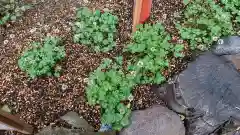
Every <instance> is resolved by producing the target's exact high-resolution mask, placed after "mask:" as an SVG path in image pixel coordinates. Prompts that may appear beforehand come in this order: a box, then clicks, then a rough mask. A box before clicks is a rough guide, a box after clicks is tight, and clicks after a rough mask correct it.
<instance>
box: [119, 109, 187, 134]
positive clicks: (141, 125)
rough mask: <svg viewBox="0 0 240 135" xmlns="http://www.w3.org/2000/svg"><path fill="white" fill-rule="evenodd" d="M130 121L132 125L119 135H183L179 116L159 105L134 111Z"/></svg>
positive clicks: (183, 129) (183, 131)
mask: <svg viewBox="0 0 240 135" xmlns="http://www.w3.org/2000/svg"><path fill="white" fill-rule="evenodd" d="M131 120H132V124H131V125H130V126H129V127H128V128H125V129H123V130H122V131H121V132H120V135H185V127H184V125H183V123H182V121H181V120H180V118H179V116H178V115H177V114H176V113H174V112H173V111H171V110H169V109H167V108H166V107H163V106H160V105H156V106H153V107H152V108H148V109H146V110H140V111H134V112H133V114H132V118H131Z"/></svg>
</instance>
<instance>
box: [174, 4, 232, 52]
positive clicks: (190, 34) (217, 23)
mask: <svg viewBox="0 0 240 135" xmlns="http://www.w3.org/2000/svg"><path fill="white" fill-rule="evenodd" d="M231 17H232V16H231V14H230V13H229V12H226V11H224V10H223V8H221V7H220V6H219V5H217V4H216V3H215V2H214V1H213V0H192V1H191V2H189V3H188V5H187V7H186V9H185V11H184V19H183V20H182V22H181V23H180V24H177V25H176V26H177V28H178V29H179V31H180V34H181V37H182V38H183V39H185V40H188V41H189V43H190V47H191V49H196V48H199V49H202V50H205V49H208V48H209V47H210V46H211V44H212V42H213V41H216V40H218V38H219V37H221V36H226V35H230V34H232V33H234V31H233V27H232V21H231Z"/></svg>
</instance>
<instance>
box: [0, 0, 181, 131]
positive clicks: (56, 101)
mask: <svg viewBox="0 0 240 135" xmlns="http://www.w3.org/2000/svg"><path fill="white" fill-rule="evenodd" d="M37 3H38V4H36V5H35V6H34V7H33V8H32V9H31V10H29V11H27V12H26V13H25V14H24V16H23V18H22V19H20V20H18V21H17V22H11V23H9V24H7V25H6V27H2V26H1V27H0V33H2V34H1V35H0V39H1V42H0V44H1V45H0V101H1V102H0V104H2V105H8V106H9V107H10V108H11V109H12V112H13V113H15V114H18V115H19V116H20V117H21V118H22V119H23V120H24V121H26V122H27V123H29V124H30V125H33V126H34V128H35V132H38V130H39V129H42V128H43V127H46V126H48V125H49V124H52V125H54V124H55V125H63V126H65V127H68V126H69V125H68V124H66V123H64V122H62V121H61V120H60V119H59V117H60V116H62V115H64V114H65V113H66V112H68V111H74V112H77V113H79V114H80V115H81V116H83V118H84V119H86V120H87V121H88V122H89V123H90V124H91V125H92V126H94V128H95V129H96V130H97V129H99V126H100V116H99V115H100V110H99V107H98V106H94V107H92V106H89V105H87V101H86V99H85V91H84V88H85V86H86V82H85V81H84V80H85V79H86V78H87V77H88V74H89V73H90V72H91V71H93V70H94V69H96V68H97V67H98V65H99V64H100V62H101V60H102V59H103V58H106V57H114V56H116V55H120V54H121V49H122V48H123V46H124V45H125V44H126V43H128V42H129V39H130V35H131V24H132V10H133V0H41V1H39V2H37ZM81 6H88V7H90V8H92V9H101V10H108V11H111V12H113V14H115V15H117V16H118V17H119V26H118V33H117V37H118V38H117V47H116V49H114V50H113V51H111V52H109V53H93V52H91V51H90V50H89V49H88V48H87V47H86V46H83V45H79V44H74V43H73V41H72V32H71V27H72V23H73V22H74V16H75V12H76V9H77V7H81ZM181 8H183V5H182V0H153V8H152V15H151V18H150V20H149V22H150V23H155V22H157V21H160V22H162V23H163V24H165V27H166V28H167V30H168V31H170V32H171V33H173V34H174V35H175V36H176V39H177V35H178V34H177V33H176V30H175V28H174V25H173V21H174V17H175V18H177V17H178V16H179V15H180V12H179V11H180V10H181ZM47 35H53V36H60V37H62V38H63V39H65V41H66V42H65V47H66V53H67V56H66V59H65V60H64V61H63V62H62V63H60V64H61V65H62V68H63V72H62V75H61V77H59V78H55V77H43V78H36V79H34V80H30V79H29V78H28V76H27V75H26V74H25V73H24V72H22V71H21V70H20V69H19V67H18V64H17V60H18V59H19V57H20V56H21V54H22V53H23V51H24V50H25V49H27V48H28V47H29V46H30V44H29V43H30V42H32V41H40V40H42V39H43V38H44V37H45V36H47ZM185 65H186V62H185V61H180V60H176V59H172V62H171V68H170V70H169V71H166V76H171V75H172V74H173V73H176V72H179V71H181V70H182V69H183V68H185ZM133 93H134V97H135V99H134V102H133V109H144V108H147V107H150V106H151V105H152V104H154V103H160V104H161V103H162V102H161V101H159V100H158V98H157V97H156V96H155V95H154V94H153V93H152V92H151V91H150V86H149V85H147V86H139V87H137V88H136V89H135V90H134V91H133Z"/></svg>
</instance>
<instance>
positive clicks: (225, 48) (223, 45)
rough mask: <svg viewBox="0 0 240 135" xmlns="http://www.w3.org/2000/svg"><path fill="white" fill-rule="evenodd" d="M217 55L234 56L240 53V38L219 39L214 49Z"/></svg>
mask: <svg viewBox="0 0 240 135" xmlns="http://www.w3.org/2000/svg"><path fill="white" fill-rule="evenodd" d="M213 53H214V54H215V55H233V54H238V53H240V37H239V36H229V37H225V38H222V39H219V40H218V42H217V43H216V44H215V48H214V49H213Z"/></svg>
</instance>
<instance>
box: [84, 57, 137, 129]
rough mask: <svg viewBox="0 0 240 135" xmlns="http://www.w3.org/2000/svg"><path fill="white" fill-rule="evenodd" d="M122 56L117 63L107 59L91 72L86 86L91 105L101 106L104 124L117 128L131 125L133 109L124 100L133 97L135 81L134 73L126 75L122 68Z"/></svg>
mask: <svg viewBox="0 0 240 135" xmlns="http://www.w3.org/2000/svg"><path fill="white" fill-rule="evenodd" d="M121 59H122V58H121V57H120V58H118V59H117V61H116V63H113V62H112V60H110V59H105V60H104V61H103V63H102V64H101V65H100V66H99V67H98V68H97V69H96V70H95V71H94V72H93V73H91V74H90V77H89V80H88V86H87V88H86V93H87V99H88V103H89V104H90V105H95V104H99V105H100V106H101V122H102V124H107V125H111V126H112V127H113V129H115V130H118V131H119V130H121V129H122V128H123V127H125V126H127V125H129V123H130V121H129V117H130V114H131V109H130V107H129V106H128V105H125V104H124V103H123V101H126V100H128V98H131V97H132V95H131V90H132V88H133V86H134V85H135V83H134V82H133V76H132V75H125V74H124V73H123V71H122V70H121V69H122V68H121V66H119V65H121V63H122V60H121Z"/></svg>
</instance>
